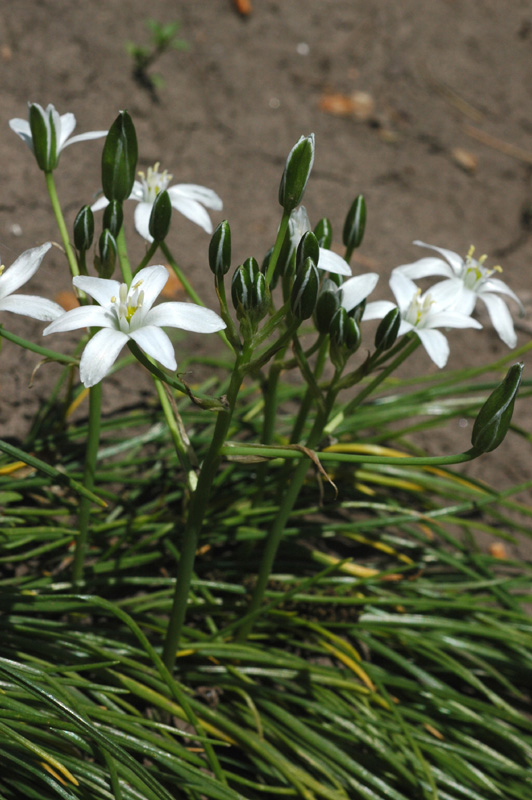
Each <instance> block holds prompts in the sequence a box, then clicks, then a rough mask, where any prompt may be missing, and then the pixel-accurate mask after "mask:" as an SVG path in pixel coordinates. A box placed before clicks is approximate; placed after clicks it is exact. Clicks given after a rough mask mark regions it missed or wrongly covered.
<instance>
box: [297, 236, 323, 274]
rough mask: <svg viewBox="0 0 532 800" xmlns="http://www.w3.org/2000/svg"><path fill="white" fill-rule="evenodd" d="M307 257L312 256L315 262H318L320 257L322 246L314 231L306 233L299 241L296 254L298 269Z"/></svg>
mask: <svg viewBox="0 0 532 800" xmlns="http://www.w3.org/2000/svg"><path fill="white" fill-rule="evenodd" d="M307 258H311V259H312V261H313V262H314V264H317V263H318V261H319V258H320V246H319V244H318V240H317V239H316V237H315V235H314V234H313V233H312V231H307V232H306V233H304V234H303V236H302V237H301V239H300V241H299V244H298V246H297V254H296V270H299V269H300V267H301V265H302V264H304V262H305V261H306V260H307Z"/></svg>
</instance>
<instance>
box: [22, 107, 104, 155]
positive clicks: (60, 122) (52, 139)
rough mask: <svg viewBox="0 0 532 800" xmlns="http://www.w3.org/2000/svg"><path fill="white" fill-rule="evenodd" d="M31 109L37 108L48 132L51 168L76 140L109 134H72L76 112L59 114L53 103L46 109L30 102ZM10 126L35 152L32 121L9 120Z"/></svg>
mask: <svg viewBox="0 0 532 800" xmlns="http://www.w3.org/2000/svg"><path fill="white" fill-rule="evenodd" d="M29 106H30V109H31V108H34V109H37V111H38V112H39V114H40V115H41V117H42V120H43V123H44V128H45V130H46V134H47V160H48V162H49V166H50V168H51V169H54V168H55V166H56V165H57V161H58V159H59V154H60V153H61V151H62V150H64V148H65V147H68V146H69V145H71V144H75V143H76V142H84V141H86V140H87V139H100V138H101V137H102V136H107V131H89V132H88V133H80V134H78V135H77V136H71V134H72V132H73V130H74V128H75V127H76V117H75V116H74V114H72V113H70V112H68V113H67V114H61V115H60V114H59V113H58V112H57V111H56V110H55V107H54V106H53V105H51V104H50V105H48V106H47V107H46V109H44V108H43V107H42V106H40V105H39V104H38V103H30V104H29ZM9 127H10V128H11V130H12V131H14V132H15V133H16V134H17V135H18V136H20V138H21V139H22V141H23V142H25V143H26V144H27V145H28V147H29V148H30V150H31V151H32V152H33V153H34V152H35V147H34V142H33V136H32V133H31V127H30V123H29V122H28V121H27V120H25V119H19V118H18V117H17V118H15V119H10V120H9Z"/></svg>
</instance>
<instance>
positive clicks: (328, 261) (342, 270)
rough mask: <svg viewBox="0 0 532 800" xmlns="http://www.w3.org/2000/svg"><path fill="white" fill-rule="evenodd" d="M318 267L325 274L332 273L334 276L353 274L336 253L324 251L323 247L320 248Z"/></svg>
mask: <svg viewBox="0 0 532 800" xmlns="http://www.w3.org/2000/svg"><path fill="white" fill-rule="evenodd" d="M318 267H319V268H320V269H324V270H326V271H327V272H334V274H335V275H352V274H353V270H352V269H351V267H350V266H349V264H348V263H347V261H345V260H344V259H343V258H342V256H339V255H338V253H333V251H332V250H326V249H325V248H324V247H320V258H319V261H318Z"/></svg>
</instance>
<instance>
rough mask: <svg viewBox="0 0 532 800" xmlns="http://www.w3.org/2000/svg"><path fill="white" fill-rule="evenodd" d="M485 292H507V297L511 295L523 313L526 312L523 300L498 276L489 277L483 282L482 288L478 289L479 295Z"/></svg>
mask: <svg viewBox="0 0 532 800" xmlns="http://www.w3.org/2000/svg"><path fill="white" fill-rule="evenodd" d="M485 292H497V293H498V294H505V295H506V296H507V297H511V298H512V300H515V302H516V303H517V305H518V306H519V310H520V312H521V314H524V313H525V309H524V307H523V304H522V302H521V301H520V299H519V298H518V296H517V295H516V294H515V292H513V291H512V290H511V289H510V287H509V286H507V285H506V284H505V283H504V281H501V280H499V279H498V278H488V280H487V281H484V282H483V283H482V284H481V286H480V289H479V291H478V293H479V295H481V294H484V293H485Z"/></svg>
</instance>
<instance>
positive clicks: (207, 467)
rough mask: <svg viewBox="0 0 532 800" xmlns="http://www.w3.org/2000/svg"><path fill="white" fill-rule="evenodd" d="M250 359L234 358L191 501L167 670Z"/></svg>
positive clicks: (244, 356) (174, 652)
mask: <svg viewBox="0 0 532 800" xmlns="http://www.w3.org/2000/svg"><path fill="white" fill-rule="evenodd" d="M249 358H250V353H249V352H248V351H244V352H243V353H242V355H241V356H240V357H239V358H238V359H237V362H236V364H235V368H234V370H233V374H232V376H231V382H230V384H229V389H228V391H227V404H228V408H227V410H225V411H221V412H220V413H219V414H218V417H217V419H216V425H215V427H214V432H213V435H212V439H211V443H210V446H209V450H208V452H207V454H206V456H205V459H204V461H203V464H202V466H201V470H200V473H199V476H198V483H197V486H196V490H195V492H194V494H193V495H192V498H191V500H190V505H189V509H188V518H187V523H186V526H185V530H184V531H183V537H182V546H181V554H180V558H179V564H178V568H177V578H176V584H175V590H174V598H173V602H172V610H171V612H170V620H169V623H168V629H167V632H166V639H165V643H164V650H163V661H164V663H165V665H166V666H167V668H168V669H169V670H172V669H173V667H174V664H175V660H176V655H177V650H178V648H179V642H180V640H181V634H182V630H183V625H184V622H185V616H186V609H187V601H188V595H189V590H190V583H191V579H192V573H193V570H194V561H195V558H196V550H197V547H198V539H199V534H200V531H201V528H202V525H203V520H204V517H205V513H206V511H207V508H208V505H209V497H210V493H211V488H212V483H213V480H214V477H215V475H216V472H217V469H218V465H219V462H220V450H221V448H222V446H223V444H224V442H225V440H226V437H227V433H228V430H229V426H230V424H231V418H232V416H233V410H234V407H235V404H236V400H237V397H238V392H239V390H240V386H241V384H242V379H243V377H244V374H245V372H246V364H247V362H248V361H249Z"/></svg>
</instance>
